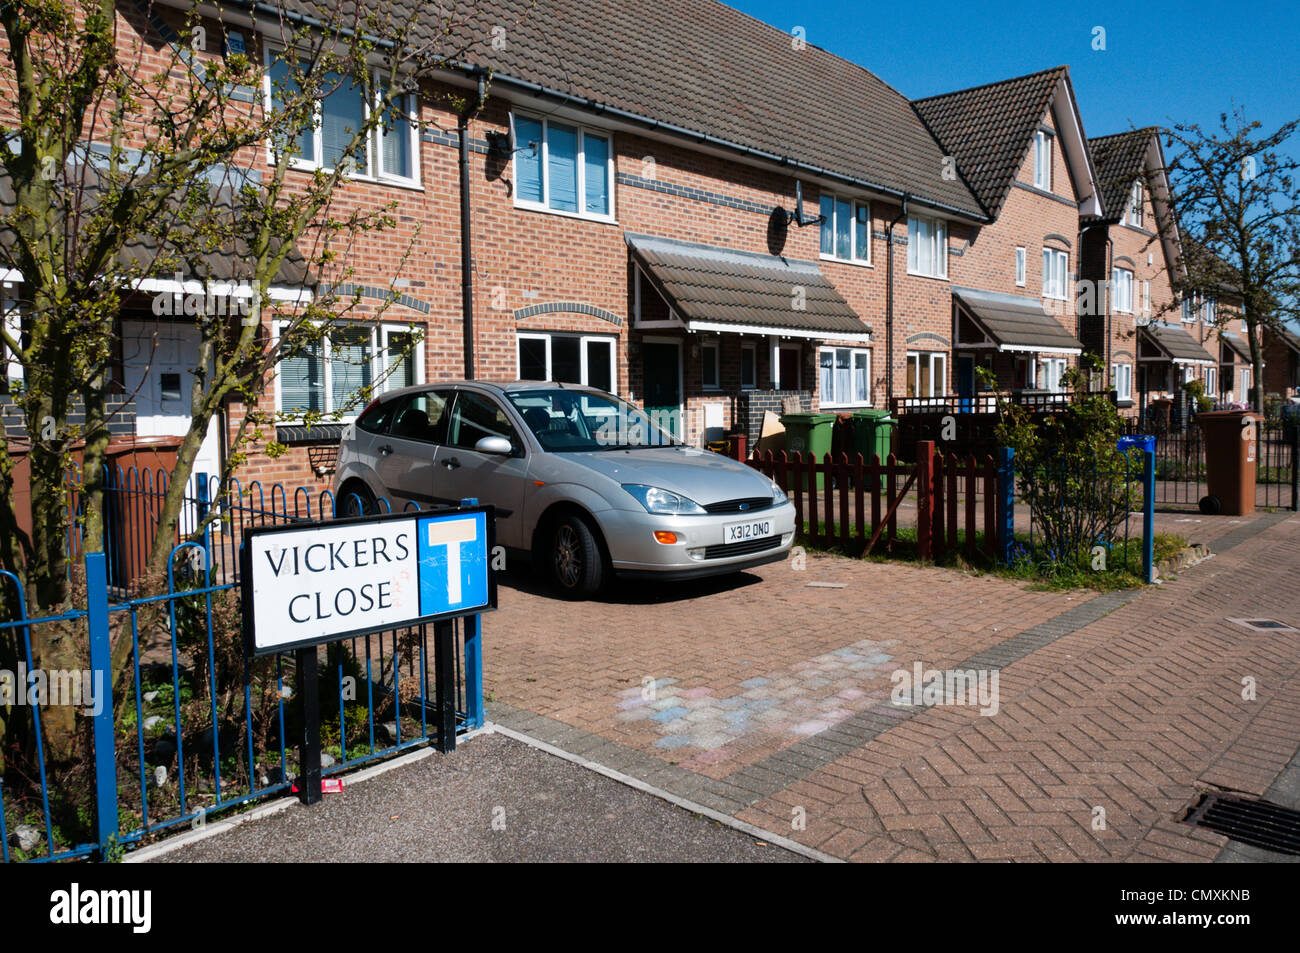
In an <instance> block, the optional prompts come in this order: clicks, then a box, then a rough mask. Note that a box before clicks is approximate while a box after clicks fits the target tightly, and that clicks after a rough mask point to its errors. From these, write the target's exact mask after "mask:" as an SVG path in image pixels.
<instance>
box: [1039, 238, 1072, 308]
mask: <svg viewBox="0 0 1300 953" xmlns="http://www.w3.org/2000/svg"><path fill="white" fill-rule="evenodd" d="M1058 267H1059V270H1060V287H1059V289H1058V288H1057V275H1056V271H1057V268H1058ZM1069 296H1070V253H1069V252H1068V251H1064V250H1063V249H1060V248H1048V247H1044V248H1043V297H1044V298H1052V299H1053V300H1055V301H1068V300H1069Z"/></svg>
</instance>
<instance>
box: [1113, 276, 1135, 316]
mask: <svg viewBox="0 0 1300 953" xmlns="http://www.w3.org/2000/svg"><path fill="white" fill-rule="evenodd" d="M1110 281H1111V285H1112V286H1113V287H1114V289H1115V291H1114V296H1115V310H1116V311H1118V312H1120V313H1121V314H1132V313H1133V272H1132V270H1130V269H1128V268H1120V267H1119V266H1116V267H1114V268H1112V269H1111V273H1110Z"/></svg>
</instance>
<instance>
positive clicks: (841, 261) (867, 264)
mask: <svg viewBox="0 0 1300 953" xmlns="http://www.w3.org/2000/svg"><path fill="white" fill-rule="evenodd" d="M818 257H819V258H820V259H821V260H822V261H832V262H835V264H837V265H856V266H857V267H858V268H874V267H876V266H875V265H873V264H872V263H871V261H870V260H864V259H860V258H838V257H836V256H835V255H819V256H818Z"/></svg>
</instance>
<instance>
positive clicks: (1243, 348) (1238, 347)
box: [1219, 331, 1250, 361]
mask: <svg viewBox="0 0 1300 953" xmlns="http://www.w3.org/2000/svg"><path fill="white" fill-rule="evenodd" d="M1219 340H1220V341H1222V342H1223V343H1224V344H1226V345H1228V347H1229V348H1231V349H1232V350H1233V351H1235V352H1236V354H1237V356H1238V357H1240V358H1241V359H1242V360H1245V361H1249V360H1250V345H1249V344H1247V343H1246V341H1245V340H1244V339H1242V338H1239V337H1237V335H1235V334H1233V333H1232V332H1231V331H1220V332H1219Z"/></svg>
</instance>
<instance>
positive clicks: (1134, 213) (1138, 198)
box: [1124, 181, 1143, 228]
mask: <svg viewBox="0 0 1300 953" xmlns="http://www.w3.org/2000/svg"><path fill="white" fill-rule="evenodd" d="M1142 199H1143V192H1142V183H1141V181H1138V182H1134V183H1133V188H1132V189H1130V190H1129V195H1128V207H1127V208H1126V209H1125V210H1124V219H1125V224H1126V225H1132V226H1134V227H1135V228H1141V227H1142Z"/></svg>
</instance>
